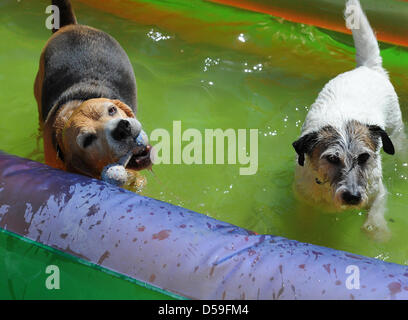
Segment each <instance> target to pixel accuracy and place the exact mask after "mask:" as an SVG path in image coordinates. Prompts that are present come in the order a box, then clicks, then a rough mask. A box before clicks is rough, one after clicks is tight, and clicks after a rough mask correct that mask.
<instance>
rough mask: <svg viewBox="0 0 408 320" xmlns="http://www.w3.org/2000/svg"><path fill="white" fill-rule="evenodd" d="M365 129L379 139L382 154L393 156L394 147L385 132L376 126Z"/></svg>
mask: <svg viewBox="0 0 408 320" xmlns="http://www.w3.org/2000/svg"><path fill="white" fill-rule="evenodd" d="M367 127H368V129H369V130H370V132H371V134H372V135H373V136H374V137H375V138H381V141H382V144H383V150H384V152H386V153H388V154H394V153H395V148H394V145H393V143H392V141H391V139H390V137H389V136H388V134H387V132H385V130H384V129H382V128H381V127H379V126H376V125H369V126H367Z"/></svg>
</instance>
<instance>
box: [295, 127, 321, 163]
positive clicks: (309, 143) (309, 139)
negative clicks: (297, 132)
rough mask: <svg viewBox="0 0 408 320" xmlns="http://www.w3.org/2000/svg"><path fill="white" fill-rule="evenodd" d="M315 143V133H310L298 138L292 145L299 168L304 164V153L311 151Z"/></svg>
mask: <svg viewBox="0 0 408 320" xmlns="http://www.w3.org/2000/svg"><path fill="white" fill-rule="evenodd" d="M316 141H317V132H311V133H308V134H305V135H304V136H302V137H300V138H299V139H298V140H296V141H295V142H293V143H292V146H293V148H295V151H296V153H297V154H298V163H299V165H300V166H303V165H304V164H305V153H308V152H310V151H312V149H313V147H314V146H315V144H316Z"/></svg>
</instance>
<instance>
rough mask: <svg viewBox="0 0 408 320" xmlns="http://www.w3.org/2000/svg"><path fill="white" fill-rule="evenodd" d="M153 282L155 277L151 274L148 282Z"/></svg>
mask: <svg viewBox="0 0 408 320" xmlns="http://www.w3.org/2000/svg"><path fill="white" fill-rule="evenodd" d="M154 280H156V275H155V274H154V273H152V275H151V276H150V278H149V282H154Z"/></svg>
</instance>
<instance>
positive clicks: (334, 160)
mask: <svg viewBox="0 0 408 320" xmlns="http://www.w3.org/2000/svg"><path fill="white" fill-rule="evenodd" d="M326 160H327V161H328V162H330V163H331V164H339V163H340V158H339V157H338V156H335V155H329V156H327V157H326Z"/></svg>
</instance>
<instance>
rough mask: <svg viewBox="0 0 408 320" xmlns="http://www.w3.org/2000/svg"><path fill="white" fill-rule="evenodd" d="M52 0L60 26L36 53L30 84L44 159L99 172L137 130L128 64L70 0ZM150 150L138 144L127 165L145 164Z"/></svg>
mask: <svg viewBox="0 0 408 320" xmlns="http://www.w3.org/2000/svg"><path fill="white" fill-rule="evenodd" d="M52 4H53V5H56V6H57V7H58V8H59V11H60V25H61V27H60V29H58V30H56V29H53V30H52V31H53V35H52V36H51V38H50V39H49V40H48V42H47V43H46V45H45V47H44V49H43V51H42V53H41V57H40V63H39V70H38V73H37V77H36V79H35V84H34V95H35V98H36V100H37V104H38V113H39V120H40V128H41V130H42V132H43V138H44V154H45V163H46V164H48V165H50V166H52V167H55V168H58V169H62V170H66V171H70V172H75V173H80V174H84V175H87V176H90V177H94V178H100V175H101V172H102V169H103V168H104V167H105V166H106V165H107V164H109V163H113V162H116V161H118V159H119V158H121V157H122V156H123V155H125V154H127V153H128V152H129V151H131V150H133V149H132V148H133V147H134V143H135V140H136V138H137V137H138V135H139V133H140V132H141V124H140V122H139V121H138V120H137V119H136V116H135V114H136V80H135V76H134V72H133V68H132V65H131V63H130V61H129V58H128V56H127V55H126V53H125V51H124V50H123V48H122V47H121V46H120V45H119V43H118V42H117V41H116V40H115V39H114V38H112V37H111V36H110V35H108V34H106V33H105V32H103V31H100V30H97V29H94V28H91V27H88V26H83V25H79V24H77V20H76V17H75V14H74V12H73V10H72V7H71V3H70V2H69V0H55V1H54V0H53V1H52ZM150 150H151V147H150V145H146V147H145V148H143V149H142V150H140V148H139V151H138V153H137V154H134V155H133V156H132V158H131V160H130V162H129V164H128V166H127V167H128V168H129V169H131V170H141V169H144V168H148V167H150V166H151V164H152V163H151V160H150Z"/></svg>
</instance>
